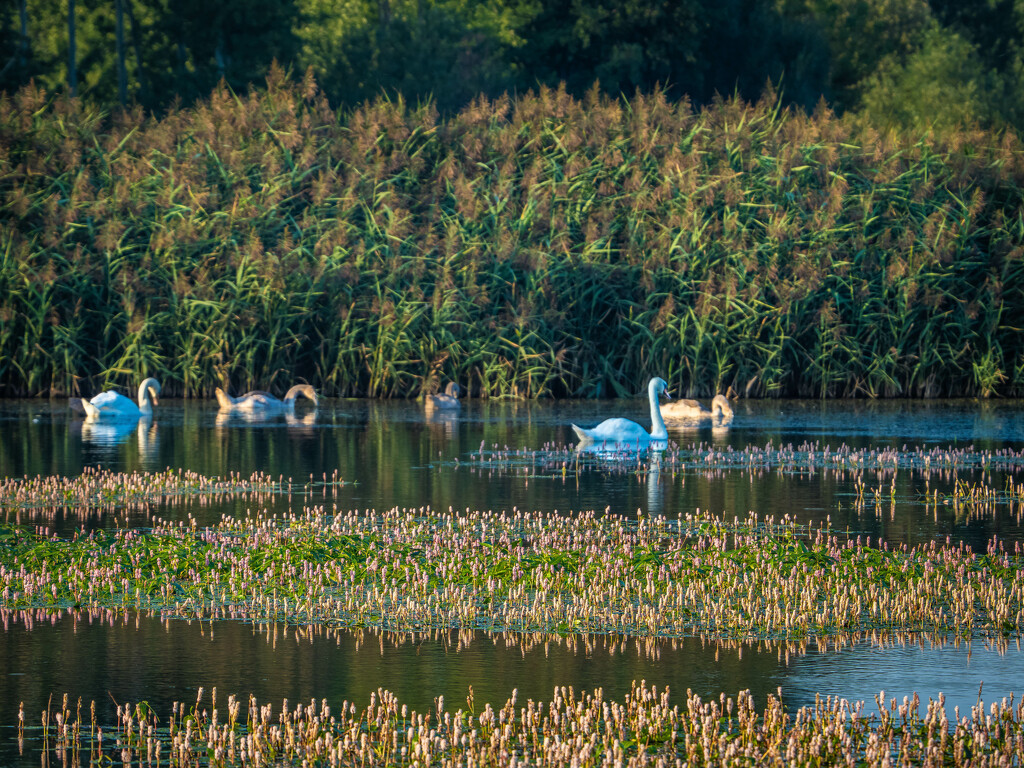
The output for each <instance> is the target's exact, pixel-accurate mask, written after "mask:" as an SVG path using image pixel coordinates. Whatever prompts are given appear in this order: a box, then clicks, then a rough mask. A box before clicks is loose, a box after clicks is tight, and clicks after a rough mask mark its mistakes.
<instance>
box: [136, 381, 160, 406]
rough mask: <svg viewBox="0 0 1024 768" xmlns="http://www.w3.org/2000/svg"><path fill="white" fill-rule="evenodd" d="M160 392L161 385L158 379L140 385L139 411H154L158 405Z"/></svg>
mask: <svg viewBox="0 0 1024 768" xmlns="http://www.w3.org/2000/svg"><path fill="white" fill-rule="evenodd" d="M159 392H160V385H159V384H157V381H156V379H153V378H150V379H146V380H145V381H143V382H142V383H141V384H139V410H140V411H152V410H153V406H154V405H156V404H157V402H158V401H157V394H158V393H159Z"/></svg>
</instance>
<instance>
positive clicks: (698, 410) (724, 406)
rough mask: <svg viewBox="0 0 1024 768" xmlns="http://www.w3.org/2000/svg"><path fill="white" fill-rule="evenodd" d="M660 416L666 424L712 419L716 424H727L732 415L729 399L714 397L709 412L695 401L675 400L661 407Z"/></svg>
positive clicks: (723, 396) (722, 396)
mask: <svg viewBox="0 0 1024 768" xmlns="http://www.w3.org/2000/svg"><path fill="white" fill-rule="evenodd" d="M661 415H662V416H663V417H664V419H665V421H667V422H674V421H687V422H689V421H702V420H704V419H712V420H714V421H716V422H717V423H721V424H728V423H729V422H730V421H732V419H733V415H734V414H733V410H732V406H731V405H730V404H729V399H728V398H727V397H726V396H725V395H715V398H714V400H712V401H711V409H710V410H708V409H707V408H705V407H704V406H703V405H701V404H700V403H699V402H697V401H696V400H676V401H675V402H672V403H668V404H667V405H664V406H662V409H661Z"/></svg>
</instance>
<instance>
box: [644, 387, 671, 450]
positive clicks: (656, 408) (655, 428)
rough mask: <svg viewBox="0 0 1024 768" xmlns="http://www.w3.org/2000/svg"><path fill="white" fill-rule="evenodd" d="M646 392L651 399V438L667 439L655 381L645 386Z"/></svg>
mask: <svg viewBox="0 0 1024 768" xmlns="http://www.w3.org/2000/svg"><path fill="white" fill-rule="evenodd" d="M647 394H648V396H649V397H650V399H651V438H653V439H654V440H668V430H667V429H666V428H665V419H663V418H662V416H661V405H660V404H659V403H658V387H657V384H656V382H653V381H652V382H651V385H650V386H649V387H648V388H647Z"/></svg>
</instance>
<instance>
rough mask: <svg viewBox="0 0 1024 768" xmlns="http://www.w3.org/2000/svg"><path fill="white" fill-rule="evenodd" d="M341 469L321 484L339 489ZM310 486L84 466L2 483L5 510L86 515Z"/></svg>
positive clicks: (265, 478) (263, 478)
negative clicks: (71, 473)
mask: <svg viewBox="0 0 1024 768" xmlns="http://www.w3.org/2000/svg"><path fill="white" fill-rule="evenodd" d="M341 483H343V481H341V480H339V478H338V474H337V471H335V472H334V474H333V475H332V476H331V478H328V477H327V476H326V474H325V475H324V478H323V480H322V481H320V482H319V483H317V484H318V485H320V486H321V487H322V488H326V487H327V486H328V485H332V486H334V485H339V484H341ZM311 485H312V478H311V479H310V483H305V482H303V483H299V484H294V483H293V482H292V479H291V478H290V477H289V478H287V479H285V478H283V477H278V478H273V477H271V476H270V475H268V474H266V473H264V472H254V473H253V474H252V475H250V476H249V477H242V476H241V475H239V474H236V473H231V475H230V476H229V477H227V478H221V477H206V476H204V475H201V474H199V473H198V472H193V471H191V470H185V469H177V470H173V469H167V470H165V471H163V472H114V471H111V470H109V469H103V468H102V467H84V468H83V469H82V474H80V475H78V476H77V477H62V476H50V475H37V476H35V477H31V478H30V477H22V478H18V477H8V478H3V479H0V510H3V509H7V510H16V511H29V512H54V511H58V510H59V511H62V512H64V513H65V514H73V515H77V516H87V515H91V514H102V513H105V512H111V511H113V510H132V511H149V510H150V509H152V508H154V507H156V506H161V507H173V506H175V505H180V504H184V505H188V504H191V503H194V502H196V501H198V502H199V503H204V502H205V501H206V500H207V499H209V498H212V497H220V498H226V497H235V496H240V497H244V498H246V499H252V500H253V501H258V500H259V499H261V498H263V497H264V496H269V495H271V494H281V493H291V492H292V491H293V489H295V488H297V489H299V490H301V491H302V492H308V491H309V490H310V487H311Z"/></svg>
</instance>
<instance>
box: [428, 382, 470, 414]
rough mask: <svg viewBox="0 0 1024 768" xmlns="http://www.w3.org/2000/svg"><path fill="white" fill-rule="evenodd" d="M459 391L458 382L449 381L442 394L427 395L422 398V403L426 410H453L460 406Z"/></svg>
mask: <svg viewBox="0 0 1024 768" xmlns="http://www.w3.org/2000/svg"><path fill="white" fill-rule="evenodd" d="M461 391H462V390H461V388H460V387H459V385H458V384H456V383H455V382H454V381H449V382H448V386H447V387H445V388H444V394H443V395H427V396H426V398H425V399H424V400H423V405H424V406H426V408H427V410H428V411H433V410H438V411H454V410H455V409H457V408H459V407H461V404H460V403H459V392H461Z"/></svg>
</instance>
